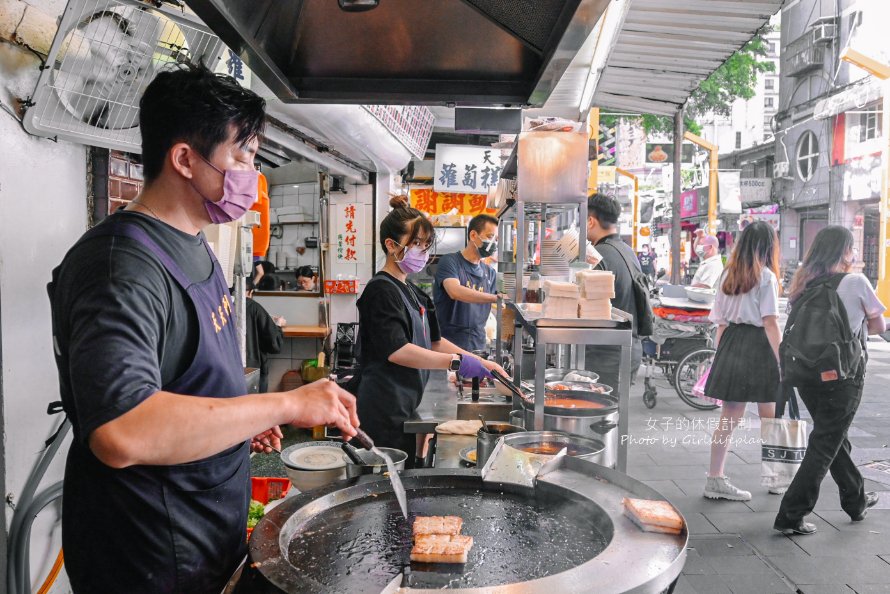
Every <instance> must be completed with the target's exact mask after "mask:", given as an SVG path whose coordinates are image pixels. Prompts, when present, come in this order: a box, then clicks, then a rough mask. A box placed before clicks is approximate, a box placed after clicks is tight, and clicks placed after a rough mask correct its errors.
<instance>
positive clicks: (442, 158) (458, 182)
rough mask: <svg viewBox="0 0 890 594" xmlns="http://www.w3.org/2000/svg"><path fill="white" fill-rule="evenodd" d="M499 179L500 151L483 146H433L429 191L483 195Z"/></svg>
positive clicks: (495, 184)
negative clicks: (430, 186) (433, 153)
mask: <svg viewBox="0 0 890 594" xmlns="http://www.w3.org/2000/svg"><path fill="white" fill-rule="evenodd" d="M500 177H501V151H500V150H498V149H493V148H490V147H484V146H468V145H463V144H437V145H436V169H435V171H434V172H433V189H434V190H436V191H437V192H457V193H461V194H487V193H488V189H489V188H494V187H496V186H497V185H498V179H500Z"/></svg>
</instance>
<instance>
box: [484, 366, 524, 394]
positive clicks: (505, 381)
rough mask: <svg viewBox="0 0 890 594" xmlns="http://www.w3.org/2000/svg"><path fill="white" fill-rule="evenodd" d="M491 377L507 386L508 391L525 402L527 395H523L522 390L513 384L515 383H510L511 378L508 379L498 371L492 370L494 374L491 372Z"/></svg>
mask: <svg viewBox="0 0 890 594" xmlns="http://www.w3.org/2000/svg"><path fill="white" fill-rule="evenodd" d="M491 376H492V377H493V378H494V379H496V380H498V381H499V382H501V383H502V384H504V385H505V386H507V389H508V390H510V392H512V393H513V395H514V396H518V397H519V398H520V399H522V400H524V399H525V398H526V396H525V394H523V393H522V390H520V389H519V388H517V387H516V386H515V385H514V384H513V382H512V381H510V378H508V377H507V376H505V375H504V374H503V373H501V372H500V371H498V370H497V369H494V370H492V372H491Z"/></svg>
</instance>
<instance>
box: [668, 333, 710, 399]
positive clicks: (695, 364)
mask: <svg viewBox="0 0 890 594" xmlns="http://www.w3.org/2000/svg"><path fill="white" fill-rule="evenodd" d="M716 352H717V351H715V350H714V349H707V348H705V349H698V350H697V351H692V352H691V353H689V354H688V355H686V356H685V357H683V359H682V360H681V361H680V363H679V364H678V365H677V369H676V371H675V372H674V389H676V390H677V395H678V396H679V397H680V400H682V401H683V402H685V403H686V404H688V405H689V406H691V407H692V408H696V409H698V410H714V409H715V408H717V405H716V404H713V403H711V402H708V401H707V400H702V399H701V398H696V397H695V396H693V395H692V387H693V386H695V382H697V381H698V379H699V378H700V377H701V376H702V374H703V373H704V372H705V371H707V370H708V368H710V367H711V363H713V362H714V354H715V353H716Z"/></svg>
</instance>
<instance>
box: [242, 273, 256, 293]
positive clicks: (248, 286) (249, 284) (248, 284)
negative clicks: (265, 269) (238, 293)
mask: <svg viewBox="0 0 890 594" xmlns="http://www.w3.org/2000/svg"><path fill="white" fill-rule="evenodd" d="M244 288H245V290H246V291H253V290H255V289H256V285H254V284H253V278H251V277H249V276H248V277H246V278H245V279H244Z"/></svg>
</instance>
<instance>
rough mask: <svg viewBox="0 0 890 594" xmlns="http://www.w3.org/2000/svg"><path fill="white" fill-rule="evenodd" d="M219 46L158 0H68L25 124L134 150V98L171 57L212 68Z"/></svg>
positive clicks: (137, 140) (37, 131) (36, 130)
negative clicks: (150, 0) (144, 0)
mask: <svg viewBox="0 0 890 594" xmlns="http://www.w3.org/2000/svg"><path fill="white" fill-rule="evenodd" d="M223 50H225V46H224V45H223V44H222V42H221V41H220V40H219V38H218V37H216V36H215V35H214V34H213V33H212V32H211V31H210V30H209V29H207V28H206V27H205V26H204V25H203V24H202V23H201V22H200V21H199V20H198V19H197V18H195V17H193V16H191V15H189V14H187V13H185V12H182V11H176V10H173V9H171V8H169V7H167V6H165V5H163V4H161V3H160V2H141V1H138V0H71V1H70V2H69V3H68V5H67V6H66V7H65V12H64V13H63V15H62V18H61V21H60V23H59V29H58V31H57V32H56V36H55V38H54V39H53V43H52V45H51V46H50V50H49V55H48V57H47V60H46V68H45V69H44V70H43V71H42V72H41V74H40V78H39V79H38V81H37V88H36V89H35V91H34V95H33V96H32V97H31V98H30V103H29V105H30V107H29V108H28V111H27V112H26V113H25V118H24V125H25V129H26V130H27V131H28V132H30V133H31V134H34V135H37V136H48V137H58V138H62V139H64V140H69V141H71V142H78V143H81V144H87V145H90V146H100V147H105V148H109V149H116V150H122V151H127V152H131V153H138V152H140V151H141V142H142V141H141V137H140V135H139V99H140V98H141V97H142V93H143V91H144V90H145V87H147V86H148V84H149V83H150V82H151V81H152V79H154V77H155V74H157V73H158V72H159V71H161V70H162V69H165V68H170V67H172V66H175V65H176V64H178V63H182V62H191V63H198V62H203V63H204V64H205V65H206V66H207V67H208V68H211V69H213V68H214V67H215V66H216V64H217V62H218V61H219V58H220V54H221V52H222V51H223Z"/></svg>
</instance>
